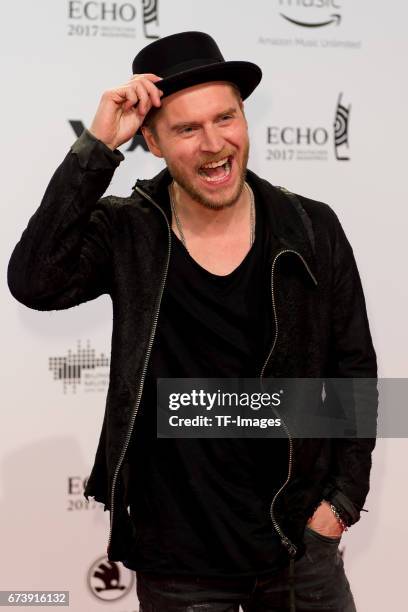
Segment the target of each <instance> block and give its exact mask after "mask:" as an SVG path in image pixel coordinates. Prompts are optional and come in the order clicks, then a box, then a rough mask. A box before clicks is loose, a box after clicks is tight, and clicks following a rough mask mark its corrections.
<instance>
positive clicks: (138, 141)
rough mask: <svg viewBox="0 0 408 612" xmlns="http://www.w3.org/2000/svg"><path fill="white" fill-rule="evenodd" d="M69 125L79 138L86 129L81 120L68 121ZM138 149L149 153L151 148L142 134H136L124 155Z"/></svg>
mask: <svg viewBox="0 0 408 612" xmlns="http://www.w3.org/2000/svg"><path fill="white" fill-rule="evenodd" d="M68 123H69V125H70V126H71V128H72V129H73V131H74V134H75V136H76V137H77V138H79V136H80V135H81V134H82V132H83V131H84V129H85V125H84V123H83V121H81V120H80V119H68ZM138 147H140V148H141V149H142V150H143V151H145V152H146V153H148V152H149V148H148V146H147V144H146V141H145V139H144V138H143V136H142V135H140V134H135V135H134V136H133V138H132V140H131V141H130V143H129V146H128V147H127V149H124V150H123V151H122V153H132V151H135V150H136V149H137V148H138Z"/></svg>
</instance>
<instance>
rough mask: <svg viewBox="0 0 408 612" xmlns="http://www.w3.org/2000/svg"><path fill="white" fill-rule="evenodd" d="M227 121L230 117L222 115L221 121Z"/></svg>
mask: <svg viewBox="0 0 408 612" xmlns="http://www.w3.org/2000/svg"><path fill="white" fill-rule="evenodd" d="M229 119H232V115H222V117H221V121H228V120H229Z"/></svg>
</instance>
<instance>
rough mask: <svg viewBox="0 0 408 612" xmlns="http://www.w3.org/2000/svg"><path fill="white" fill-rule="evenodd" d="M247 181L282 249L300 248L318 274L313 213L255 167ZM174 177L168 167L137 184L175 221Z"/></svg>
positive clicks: (278, 245)
mask: <svg viewBox="0 0 408 612" xmlns="http://www.w3.org/2000/svg"><path fill="white" fill-rule="evenodd" d="M246 178H247V181H248V183H249V184H250V186H251V187H252V190H253V192H254V196H255V198H256V199H257V201H259V203H260V204H261V205H262V206H263V207H264V210H265V213H266V218H267V219H268V221H269V227H270V230H271V232H272V235H273V236H274V238H275V241H276V245H277V247H278V250H281V249H290V250H294V251H297V252H298V253H299V254H300V255H302V257H303V258H304V259H305V261H306V262H307V264H308V265H309V267H310V269H311V271H312V272H313V274H314V275H315V276H316V261H315V254H314V244H313V240H314V238H313V235H311V233H312V232H313V230H312V225H311V221H310V218H309V216H308V215H307V214H306V212H305V210H304V209H303V207H302V205H301V202H300V200H299V199H298V198H297V196H296V197H295V198H294V199H295V200H296V205H295V204H294V201H293V198H292V197H289V196H288V195H286V194H285V192H284V191H282V189H280V188H278V187H275V186H273V185H272V184H271V183H269V182H268V181H266V180H265V179H262V178H260V177H259V176H257V175H256V174H255V173H254V172H252V171H251V170H247V177H246ZM171 181H172V177H171V175H170V173H169V171H168V169H167V168H165V169H164V170H162V171H161V172H159V174H157V175H156V176H155V177H153V178H152V179H138V180H137V181H136V183H135V185H134V187H133V189H135V187H136V186H137V187H140V188H141V189H142V190H143V191H144V192H146V193H147V194H148V195H149V196H150V197H151V198H152V199H153V200H154V201H155V202H156V204H157V205H158V206H160V208H162V210H163V212H164V213H165V214H166V216H167V219H168V221H169V223H171V209H170V204H169V199H168V197H167V189H168V186H169V185H170V183H171Z"/></svg>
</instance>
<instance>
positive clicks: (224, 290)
mask: <svg viewBox="0 0 408 612" xmlns="http://www.w3.org/2000/svg"><path fill="white" fill-rule="evenodd" d="M271 251H272V245H271V236H270V235H269V234H268V231H267V226H266V224H265V222H264V218H263V214H262V209H261V207H260V206H259V205H257V204H256V233H255V241H254V244H253V245H252V247H251V249H250V250H249V252H248V253H247V255H246V257H245V258H244V259H243V261H242V262H241V263H240V264H239V265H238V267H237V268H235V270H233V272H231V273H230V274H228V275H226V276H218V275H214V274H212V273H210V272H208V271H207V270H205V269H204V268H203V267H202V266H200V265H199V264H198V263H197V262H196V261H195V260H194V259H193V258H192V257H191V256H190V255H189V253H188V252H187V251H186V249H185V248H184V246H183V244H182V243H181V242H180V240H179V239H178V238H177V236H176V235H175V234H174V233H173V232H172V253H171V258H170V265H169V271H168V277H167V281H166V286H165V291H164V294H163V298H162V303H161V308H160V315H159V321H158V326H157V330H156V337H155V342H154V344H153V349H152V354H151V358H150V362H149V366H148V371H147V375H146V381H145V386H144V390H143V396H142V401H141V405H140V408H139V412H138V415H137V418H136V424H135V430H134V435H133V440H132V444H131V446H130V448H129V450H128V455H129V457H130V462H131V464H132V473H133V476H134V479H133V488H132V490H133V493H134V500H133V501H132V502H131V504H130V512H131V517H132V520H133V523H134V526H135V532H136V538H135V542H134V547H133V548H134V553H133V555H132V558H130V559H128V560H126V561H125V565H127V566H128V567H130V568H132V569H137V570H143V571H154V572H158V573H163V574H164V573H166V574H167V573H171V574H194V575H203V576H225V577H227V576H228V577H236V576H254V575H256V574H260V573H263V572H270V571H274V570H275V569H279V568H278V565H277V557H278V551H279V549H280V546H281V544H280V539H279V537H278V535H277V534H276V532H275V531H274V529H273V525H272V522H271V518H270V514H269V508H270V503H271V500H272V497H273V493H274V492H275V491H276V489H277V488H278V486H279V485H280V484H281V483H282V482H283V481H284V479H285V475H286V474H285V470H286V469H287V465H282V462H281V461H280V462H278V461H277V456H278V453H277V449H278V445H279V448H280V447H281V444H280V443H281V442H282V441H281V440H273V439H259V438H258V439H248V438H241V439H231V438H221V439H220V438H218V439H214V438H213V439H182V438H179V439H163V438H162V439H157V437H156V379H157V378H160V377H163V378H171V377H177V378H188V377H194V378H200V377H202V378H205V377H209V378H216V377H257V376H259V374H260V371H261V368H262V365H263V363H264V361H265V358H266V355H267V354H268V351H269V349H270V345H271V343H272V332H273V316H272V308H271V294H270V271H271V270H270V265H271V261H270V255H271ZM280 456H282V455H280Z"/></svg>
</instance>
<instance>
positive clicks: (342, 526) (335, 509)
mask: <svg viewBox="0 0 408 612" xmlns="http://www.w3.org/2000/svg"><path fill="white" fill-rule="evenodd" d="M323 501H325V502H326V504H329V508H330V510H331V511H332V512H333V514H334V516H335V517H336V519H337V521H338V523H339V524H340V527H341V528H342V529H343V531H348V527H347V525H346V523H345V522H344V521H343V519H342V518H341V516H340V514H339V511H338V510H337V508H336V506H334V505H333V504H332V503H331V502H329V501H327V499H324V500H323Z"/></svg>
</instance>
